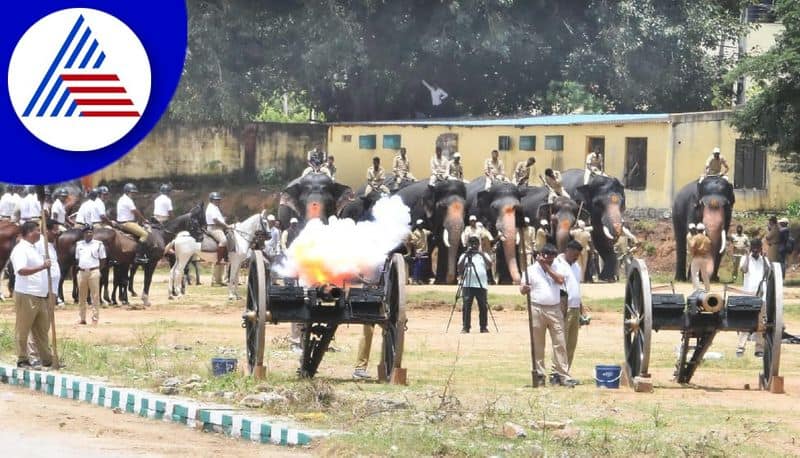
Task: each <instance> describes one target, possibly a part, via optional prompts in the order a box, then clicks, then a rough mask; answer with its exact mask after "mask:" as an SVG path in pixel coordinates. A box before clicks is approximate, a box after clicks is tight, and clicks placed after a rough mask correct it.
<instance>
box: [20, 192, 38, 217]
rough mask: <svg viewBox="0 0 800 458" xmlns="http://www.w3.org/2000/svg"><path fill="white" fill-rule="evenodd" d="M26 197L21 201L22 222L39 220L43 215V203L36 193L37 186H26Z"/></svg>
mask: <svg viewBox="0 0 800 458" xmlns="http://www.w3.org/2000/svg"><path fill="white" fill-rule="evenodd" d="M24 193H25V197H23V198H22V199H21V200H20V202H19V219H20V221H21V222H23V223H24V222H26V221H38V220H39V219H40V218H41V217H42V204H41V202H39V196H38V195H36V188H35V187H33V186H25V191H24Z"/></svg>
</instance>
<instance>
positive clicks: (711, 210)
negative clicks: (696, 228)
mask: <svg viewBox="0 0 800 458" xmlns="http://www.w3.org/2000/svg"><path fill="white" fill-rule="evenodd" d="M703 225H705V227H706V234H708V238H710V239H711V253H715V254H716V253H719V252H720V250H724V249H725V247H724V243H725V242H724V241H723V237H724V236H725V227H724V226H725V214H724V212H723V210H722V207H711V206H705V207H703Z"/></svg>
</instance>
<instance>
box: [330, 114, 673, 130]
mask: <svg viewBox="0 0 800 458" xmlns="http://www.w3.org/2000/svg"><path fill="white" fill-rule="evenodd" d="M669 117H670V115H669V114H666V113H655V114H569V115H542V116H527V117H514V118H483V119H475V118H451V119H441V118H439V119H412V120H396V121H361V122H357V121H356V122H340V123H331V124H333V125H373V126H375V125H392V126H397V125H402V126H475V127H480V126H567V125H574V124H620V123H639V122H669Z"/></svg>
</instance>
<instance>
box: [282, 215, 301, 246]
mask: <svg viewBox="0 0 800 458" xmlns="http://www.w3.org/2000/svg"><path fill="white" fill-rule="evenodd" d="M298 223H299V222H298V221H297V218H292V219H290V220H289V227H287V228H286V230H284V231H283V233H282V234H281V252H283V253H286V251H287V250H289V247H290V246H292V242H294V239H296V238H297V236H298V235H300V227H299V226H298Z"/></svg>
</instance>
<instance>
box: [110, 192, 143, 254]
mask: <svg viewBox="0 0 800 458" xmlns="http://www.w3.org/2000/svg"><path fill="white" fill-rule="evenodd" d="M123 192H124V194H123V195H122V197H120V198H119V200H118V201H117V222H118V223H119V226H120V229H122V230H123V231H125V232H127V233H129V234H132V235H134V236H136V237H138V238H139V244H138V246H137V247H136V258H135V260H134V262H136V263H137V264H142V265H144V264H148V263H149V262H150V258H149V257H148V256H147V250H148V248H150V246H149V245H148V243H147V239H148V237H149V236H150V232H148V231H147V229H145V228H143V227H142V226H141V225H139V222H143V221H144V220H145V217H144V215H142V212H140V211H139V210H138V209H137V208H136V204H135V203H133V199H132V198H131V195H132V194H136V193H137V192H139V190H138V189H137V188H136V185H135V184H133V183H127V184H125V186H124V187H123Z"/></svg>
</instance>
